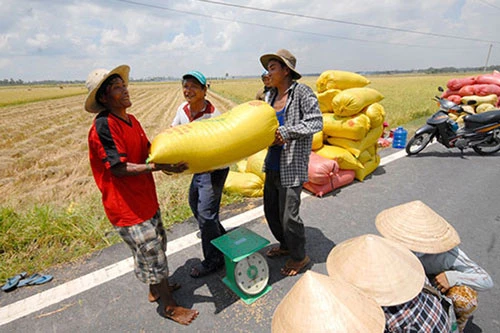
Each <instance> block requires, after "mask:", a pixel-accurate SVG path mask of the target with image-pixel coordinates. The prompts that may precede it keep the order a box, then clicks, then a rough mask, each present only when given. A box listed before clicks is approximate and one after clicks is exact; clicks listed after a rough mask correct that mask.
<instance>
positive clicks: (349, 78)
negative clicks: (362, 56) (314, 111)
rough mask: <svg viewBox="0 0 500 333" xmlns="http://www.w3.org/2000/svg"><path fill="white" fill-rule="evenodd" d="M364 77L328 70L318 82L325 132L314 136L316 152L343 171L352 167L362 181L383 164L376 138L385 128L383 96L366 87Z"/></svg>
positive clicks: (366, 81)
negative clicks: (335, 162) (333, 161)
mask: <svg viewBox="0 0 500 333" xmlns="http://www.w3.org/2000/svg"><path fill="white" fill-rule="evenodd" d="M368 84H370V81H369V80H368V79H366V78H365V77H364V76H362V75H359V74H356V73H353V72H346V71H338V70H327V71H325V72H323V73H322V74H321V75H320V76H319V78H318V80H317V81H316V88H317V93H316V95H317V97H318V102H319V106H320V110H321V112H322V113H323V131H322V132H321V133H317V134H316V135H315V136H314V138H313V151H314V152H316V153H317V154H318V155H320V156H323V157H326V158H328V159H331V160H335V161H337V163H338V164H339V167H340V169H341V170H353V171H354V172H355V178H356V179H357V180H359V181H363V180H364V179H365V177H366V176H368V175H369V174H371V173H372V172H373V171H374V170H375V169H376V168H377V167H378V165H379V164H380V156H379V155H378V154H377V148H378V145H377V141H378V138H379V137H380V136H381V135H382V133H383V131H384V127H383V123H384V120H385V110H384V107H383V106H382V105H381V104H379V103H378V102H380V101H381V100H382V99H383V98H384V96H383V95H382V94H381V93H380V92H378V91H377V90H375V89H372V88H368V87H366V86H367V85H368Z"/></svg>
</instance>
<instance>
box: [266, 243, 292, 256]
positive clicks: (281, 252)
mask: <svg viewBox="0 0 500 333" xmlns="http://www.w3.org/2000/svg"><path fill="white" fill-rule="evenodd" d="M289 254H290V251H289V250H283V249H282V248H280V247H279V246H276V247H273V248H271V249H270V250H269V251H267V252H266V256H267V257H268V258H276V257H282V256H287V255H289Z"/></svg>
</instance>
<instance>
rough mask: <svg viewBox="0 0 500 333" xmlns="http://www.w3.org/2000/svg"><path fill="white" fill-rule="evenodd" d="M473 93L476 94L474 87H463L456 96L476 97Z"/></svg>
mask: <svg viewBox="0 0 500 333" xmlns="http://www.w3.org/2000/svg"><path fill="white" fill-rule="evenodd" d="M475 92H476V90H475V86H474V85H470V86H463V87H462V88H460V90H459V91H458V95H460V96H472V95H476V93H475Z"/></svg>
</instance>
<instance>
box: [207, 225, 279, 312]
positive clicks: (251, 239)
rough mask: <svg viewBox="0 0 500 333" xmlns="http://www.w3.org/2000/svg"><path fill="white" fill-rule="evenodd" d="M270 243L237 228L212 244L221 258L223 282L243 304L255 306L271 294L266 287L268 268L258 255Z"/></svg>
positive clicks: (250, 232)
mask: <svg viewBox="0 0 500 333" xmlns="http://www.w3.org/2000/svg"><path fill="white" fill-rule="evenodd" d="M269 243H270V242H269V241H268V240H267V239H265V238H263V237H261V236H259V235H257V234H256V233H254V232H253V231H251V230H249V229H247V228H244V227H240V228H238V229H235V230H233V231H231V232H228V233H227V234H224V235H222V236H220V237H218V238H216V239H214V240H212V244H213V245H214V246H215V247H216V248H218V249H219V250H220V251H221V252H222V253H223V254H224V260H225V264H226V276H225V277H224V278H223V279H222V281H223V282H224V283H225V284H226V286H228V287H229V289H231V290H232V291H233V292H234V293H235V294H236V295H238V296H239V297H240V298H241V299H242V300H243V301H244V302H245V303H246V304H251V303H253V302H255V301H256V300H257V299H259V298H260V297H262V296H264V295H265V294H267V293H268V292H269V291H270V290H271V286H268V285H267V282H268V280H269V266H268V265H267V261H266V258H264V257H263V256H262V255H261V254H260V253H258V252H257V251H259V250H260V249H262V248H264V247H265V246H266V245H268V244H269Z"/></svg>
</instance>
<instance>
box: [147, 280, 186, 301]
mask: <svg viewBox="0 0 500 333" xmlns="http://www.w3.org/2000/svg"><path fill="white" fill-rule="evenodd" d="M180 288H181V285H180V284H179V283H173V284H169V285H168V290H170V292H174V291H176V290H179V289H180ZM159 298H160V292H159V291H158V290H156V289H155V288H154V287H153V286H152V285H149V294H148V301H150V302H151V303H153V302H156V301H157V300H158V299H159Z"/></svg>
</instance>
